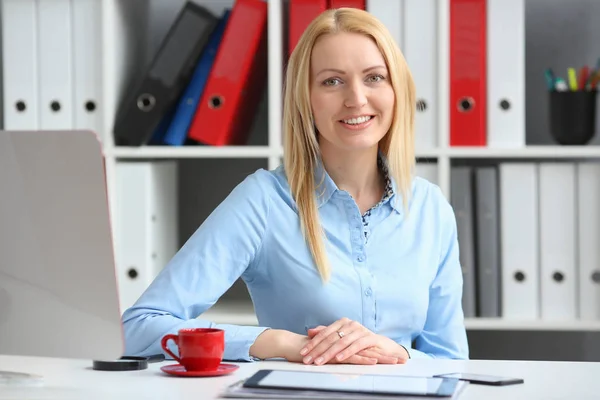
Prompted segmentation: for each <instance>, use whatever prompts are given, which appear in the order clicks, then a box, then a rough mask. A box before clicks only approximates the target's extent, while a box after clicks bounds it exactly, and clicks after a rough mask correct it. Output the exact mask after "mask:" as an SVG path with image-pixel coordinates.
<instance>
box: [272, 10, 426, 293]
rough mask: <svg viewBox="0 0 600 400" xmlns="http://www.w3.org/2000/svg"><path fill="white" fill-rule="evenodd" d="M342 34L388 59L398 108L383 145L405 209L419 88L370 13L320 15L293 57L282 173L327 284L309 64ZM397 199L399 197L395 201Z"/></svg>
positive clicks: (289, 67)
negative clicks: (317, 47)
mask: <svg viewBox="0 0 600 400" xmlns="http://www.w3.org/2000/svg"><path fill="white" fill-rule="evenodd" d="M338 32H348V33H358V34H363V35H366V36H368V37H369V38H371V39H372V40H373V41H374V42H375V43H376V45H377V47H378V48H379V51H380V52H381V54H382V55H383V58H384V60H385V63H386V66H387V69H388V72H389V77H390V83H391V85H392V87H393V90H394V93H395V106H394V107H395V108H394V115H393V118H392V123H391V126H390V130H389V131H388V133H387V134H386V135H385V136H384V137H383V138H382V139H381V141H380V142H379V150H380V151H381V153H382V154H383V155H385V157H386V158H387V161H388V165H389V172H390V175H391V177H392V179H393V180H394V181H395V183H396V186H397V188H398V190H399V191H400V194H401V198H402V202H403V206H404V209H405V210H406V211H408V200H409V197H410V192H411V190H410V187H411V181H412V172H413V168H414V165H415V154H414V131H413V126H414V114H415V88H414V83H413V79H412V75H411V73H410V71H409V69H408V66H407V64H406V61H405V59H404V56H403V55H402V53H401V51H400V49H399V48H398V45H397V44H396V42H395V41H394V39H393V37H392V36H391V34H390V33H389V31H388V30H387V28H386V27H385V26H384V25H383V24H382V23H381V22H380V21H379V20H377V19H376V18H375V17H373V16H372V15H371V14H369V13H368V12H366V11H363V10H359V9H355V8H339V9H330V10H327V11H325V12H323V13H322V14H320V15H319V16H318V17H317V18H316V19H315V20H313V21H312V22H311V24H310V25H309V26H308V27H307V29H306V30H305V31H304V34H303V35H302V36H301V38H300V40H299V41H298V43H297V45H296V47H295V49H294V51H293V52H292V54H291V56H290V59H289V62H288V65H287V70H286V78H285V83H284V96H283V101H284V103H283V135H284V137H283V140H284V168H285V172H286V176H287V179H288V182H289V185H290V189H291V193H292V196H293V198H294V200H295V202H296V204H297V207H298V213H299V216H300V223H301V228H302V233H303V235H304V237H305V239H306V241H307V244H308V247H309V250H310V252H311V254H312V256H313V259H314V262H315V264H316V267H317V270H318V272H319V274H320V276H321V278H322V280H323V281H325V282H327V281H328V280H329V278H330V275H331V270H330V266H329V262H328V259H327V253H326V251H325V243H324V239H325V235H324V231H323V228H322V226H321V223H320V221H319V213H318V209H317V199H316V193H315V190H316V186H317V185H316V184H315V176H314V174H315V170H316V168H317V166H318V163H319V158H320V151H319V144H318V138H317V135H316V132H315V126H314V120H313V116H312V111H311V105H310V82H309V80H310V59H311V53H312V49H313V46H314V44H315V42H316V41H317V39H318V38H319V37H320V36H322V35H325V34H333V33H338ZM397 197H398V196H397Z"/></svg>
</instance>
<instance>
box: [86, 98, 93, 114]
mask: <svg viewBox="0 0 600 400" xmlns="http://www.w3.org/2000/svg"><path fill="white" fill-rule="evenodd" d="M85 109H86V110H87V111H89V112H92V111H95V110H96V103H95V102H94V101H92V100H89V101H86V102H85Z"/></svg>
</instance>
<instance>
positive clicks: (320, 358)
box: [315, 357, 323, 365]
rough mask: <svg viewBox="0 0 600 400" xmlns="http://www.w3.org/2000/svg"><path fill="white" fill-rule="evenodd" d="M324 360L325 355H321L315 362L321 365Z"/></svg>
mask: <svg viewBox="0 0 600 400" xmlns="http://www.w3.org/2000/svg"><path fill="white" fill-rule="evenodd" d="M322 362H323V357H319V358H317V359H316V360H315V364H318V365H320V364H321V363H322Z"/></svg>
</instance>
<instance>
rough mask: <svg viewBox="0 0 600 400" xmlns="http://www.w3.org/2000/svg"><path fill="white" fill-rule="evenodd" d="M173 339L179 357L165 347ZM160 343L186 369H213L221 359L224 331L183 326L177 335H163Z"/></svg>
mask: <svg viewBox="0 0 600 400" xmlns="http://www.w3.org/2000/svg"><path fill="white" fill-rule="evenodd" d="M171 339H172V340H173V341H174V342H175V344H176V345H177V348H178V349H179V357H177V356H176V355H175V354H173V353H172V352H171V350H169V349H168V348H167V342H168V341H169V340H171ZM160 345H161V346H162V348H163V349H164V351H165V352H167V353H168V354H169V355H171V357H173V358H174V359H175V360H177V362H179V364H181V365H183V367H184V368H185V369H186V370H187V371H214V370H216V369H217V368H218V367H219V365H220V364H221V361H222V360H223V353H224V352H225V331H224V330H222V329H213V328H184V329H180V330H179V331H178V332H177V335H173V334H168V335H165V336H163V338H162V340H161V342H160Z"/></svg>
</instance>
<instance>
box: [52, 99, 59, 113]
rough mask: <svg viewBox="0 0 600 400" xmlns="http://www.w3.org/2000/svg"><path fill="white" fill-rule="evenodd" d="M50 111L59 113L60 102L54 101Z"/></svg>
mask: <svg viewBox="0 0 600 400" xmlns="http://www.w3.org/2000/svg"><path fill="white" fill-rule="evenodd" d="M50 109H51V110H52V111H54V112H59V111H60V102H59V101H57V100H54V101H53V102H51V103H50Z"/></svg>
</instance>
